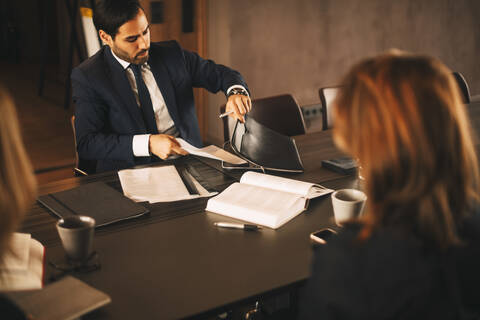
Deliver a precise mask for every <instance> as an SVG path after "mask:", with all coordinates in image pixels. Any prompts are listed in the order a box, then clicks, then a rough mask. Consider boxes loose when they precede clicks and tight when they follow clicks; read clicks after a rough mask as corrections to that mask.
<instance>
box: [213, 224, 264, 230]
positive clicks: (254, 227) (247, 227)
mask: <svg viewBox="0 0 480 320" xmlns="http://www.w3.org/2000/svg"><path fill="white" fill-rule="evenodd" d="M213 225H214V226H216V227H220V228H231V229H243V230H246V231H257V230H260V229H262V227H260V226H257V225H255V224H243V223H230V222H214V223H213Z"/></svg>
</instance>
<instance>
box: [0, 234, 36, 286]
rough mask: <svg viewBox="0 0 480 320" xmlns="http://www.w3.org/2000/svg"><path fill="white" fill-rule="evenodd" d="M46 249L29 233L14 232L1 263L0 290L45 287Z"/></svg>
mask: <svg viewBox="0 0 480 320" xmlns="http://www.w3.org/2000/svg"><path fill="white" fill-rule="evenodd" d="M44 255H45V249H44V247H43V246H42V244H41V243H40V242H38V241H37V240H35V239H33V238H32V237H31V236H30V234H27V233H14V234H12V237H11V240H10V246H9V249H8V251H7V252H6V254H5V256H4V259H3V261H2V263H1V264H0V274H1V276H0V290H1V291H8V290H29V289H40V288H42V287H43V272H44V264H43V260H44Z"/></svg>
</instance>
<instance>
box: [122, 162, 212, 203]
mask: <svg viewBox="0 0 480 320" xmlns="http://www.w3.org/2000/svg"><path fill="white" fill-rule="evenodd" d="M118 176H119V178H120V183H121V185H122V189H123V194H124V195H125V196H126V197H128V198H130V199H132V200H133V201H136V202H141V201H148V202H150V203H156V202H168V201H179V200H188V199H194V198H199V197H206V196H211V195H213V194H210V193H208V191H206V190H205V189H204V188H203V187H201V185H200V184H199V183H198V181H196V180H195V179H194V178H193V177H191V178H192V179H193V183H194V184H195V185H196V187H197V189H198V190H199V193H200V194H199V195H191V194H190V193H189V192H188V190H187V187H185V185H184V184H183V181H182V178H180V175H179V174H178V171H177V169H176V168H175V166H163V167H153V168H142V169H127V170H120V171H119V172H118ZM198 185H200V187H201V188H200V187H198Z"/></svg>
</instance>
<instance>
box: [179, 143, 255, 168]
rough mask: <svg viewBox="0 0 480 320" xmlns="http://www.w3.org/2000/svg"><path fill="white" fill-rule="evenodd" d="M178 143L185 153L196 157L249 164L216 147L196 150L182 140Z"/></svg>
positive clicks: (211, 146) (210, 146)
mask: <svg viewBox="0 0 480 320" xmlns="http://www.w3.org/2000/svg"><path fill="white" fill-rule="evenodd" d="M177 141H178V143H180V146H181V147H182V148H183V149H184V150H185V151H187V152H188V153H190V154H193V155H196V156H200V157H205V158H210V159H215V160H221V161H225V162H228V163H232V164H236V165H239V164H244V163H247V162H246V161H245V160H243V159H242V158H240V157H237V156H236V155H234V154H231V153H230V152H227V151H225V150H223V149H222V148H219V147H217V146H214V145H209V146H207V147H204V148H196V147H194V146H192V145H191V144H190V143H188V142H187V141H185V140H183V139H182V138H177Z"/></svg>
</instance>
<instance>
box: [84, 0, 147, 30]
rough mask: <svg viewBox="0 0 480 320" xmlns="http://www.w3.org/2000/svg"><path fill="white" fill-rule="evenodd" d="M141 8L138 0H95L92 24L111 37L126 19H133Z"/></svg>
mask: <svg viewBox="0 0 480 320" xmlns="http://www.w3.org/2000/svg"><path fill="white" fill-rule="evenodd" d="M139 10H143V8H142V6H141V5H140V3H139V2H138V0H97V1H96V2H95V9H94V10H93V11H94V13H93V24H95V28H97V30H98V31H100V30H103V31H105V32H106V33H108V34H109V35H110V36H111V37H112V38H115V36H116V35H117V33H118V29H119V28H120V27H121V26H122V25H123V24H124V23H126V22H127V21H130V20H132V19H134V18H135V17H136V16H137V14H138V11H139Z"/></svg>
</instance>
